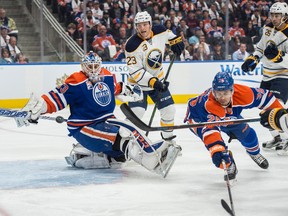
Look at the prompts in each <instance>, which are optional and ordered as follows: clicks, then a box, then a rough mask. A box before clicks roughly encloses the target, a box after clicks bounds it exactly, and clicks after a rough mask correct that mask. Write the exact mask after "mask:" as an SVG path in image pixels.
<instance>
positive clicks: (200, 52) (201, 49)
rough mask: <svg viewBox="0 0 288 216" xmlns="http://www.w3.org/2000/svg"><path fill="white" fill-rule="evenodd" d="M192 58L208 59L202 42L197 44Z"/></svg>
mask: <svg viewBox="0 0 288 216" xmlns="http://www.w3.org/2000/svg"><path fill="white" fill-rule="evenodd" d="M193 60H198V61H205V60H209V55H208V54H207V53H206V51H205V48H204V46H203V45H202V44H200V45H199V47H198V49H197V51H196V53H195V54H194V56H193Z"/></svg>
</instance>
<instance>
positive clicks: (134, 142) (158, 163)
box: [107, 119, 181, 178]
mask: <svg viewBox="0 0 288 216" xmlns="http://www.w3.org/2000/svg"><path fill="white" fill-rule="evenodd" d="M107 122H108V123H110V124H114V125H117V126H119V127H120V129H119V134H118V135H119V136H120V137H121V139H120V140H119V141H118V142H115V144H114V145H113V149H114V150H118V149H119V150H121V151H123V152H124V153H125V155H126V156H127V157H129V158H131V159H132V160H134V161H135V162H136V163H138V164H141V165H142V166H143V167H145V168H146V169H148V170H149V171H154V172H156V173H157V174H160V175H162V176H163V177H164V178H165V177H166V176H167V174H168V172H169V171H170V169H171V167H172V165H173V163H174V161H175V160H176V158H177V156H178V153H179V152H180V151H181V148H180V147H179V146H177V145H176V144H174V143H172V142H170V141H163V140H161V141H158V142H154V143H152V142H151V141H150V140H149V139H148V138H147V137H146V136H145V135H144V134H143V133H142V132H141V131H140V130H138V129H137V128H136V127H135V126H134V125H133V124H131V123H130V122H127V121H122V120H117V119H108V120H107Z"/></svg>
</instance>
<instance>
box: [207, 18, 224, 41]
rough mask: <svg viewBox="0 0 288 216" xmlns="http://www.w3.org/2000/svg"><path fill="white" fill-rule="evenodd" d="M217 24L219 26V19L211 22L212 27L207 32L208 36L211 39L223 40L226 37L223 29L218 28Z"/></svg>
mask: <svg viewBox="0 0 288 216" xmlns="http://www.w3.org/2000/svg"><path fill="white" fill-rule="evenodd" d="M217 24H218V21H217V19H212V20H211V26H210V28H209V29H208V30H207V36H208V37H209V38H223V36H224V32H223V28H222V27H220V26H218V25H217Z"/></svg>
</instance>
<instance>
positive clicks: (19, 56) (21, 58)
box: [15, 53, 29, 64]
mask: <svg viewBox="0 0 288 216" xmlns="http://www.w3.org/2000/svg"><path fill="white" fill-rule="evenodd" d="M28 62H29V61H28V59H27V58H26V57H25V55H24V54H22V53H19V54H17V55H16V58H15V63H17V64H27V63H28Z"/></svg>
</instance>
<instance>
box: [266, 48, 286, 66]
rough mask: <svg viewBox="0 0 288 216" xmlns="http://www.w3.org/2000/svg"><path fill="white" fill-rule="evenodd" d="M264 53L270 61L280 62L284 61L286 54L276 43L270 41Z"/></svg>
mask: <svg viewBox="0 0 288 216" xmlns="http://www.w3.org/2000/svg"><path fill="white" fill-rule="evenodd" d="M264 55H265V56H266V58H267V59H269V60H270V61H272V62H275V63H279V62H282V61H283V58H282V56H284V55H285V53H284V52H283V51H282V50H279V49H278V48H277V46H276V45H275V44H274V43H270V44H269V45H268V46H267V47H266V49H265V50H264Z"/></svg>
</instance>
